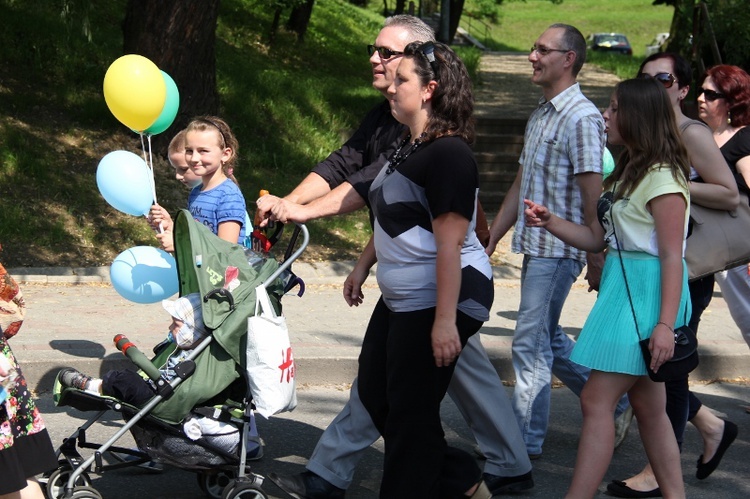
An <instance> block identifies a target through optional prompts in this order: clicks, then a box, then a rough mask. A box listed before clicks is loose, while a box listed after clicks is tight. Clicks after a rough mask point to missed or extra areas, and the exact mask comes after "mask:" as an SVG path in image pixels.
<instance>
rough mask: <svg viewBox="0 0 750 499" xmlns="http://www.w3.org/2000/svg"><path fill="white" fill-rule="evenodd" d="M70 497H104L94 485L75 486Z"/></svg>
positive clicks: (84, 498) (100, 498) (92, 498)
mask: <svg viewBox="0 0 750 499" xmlns="http://www.w3.org/2000/svg"><path fill="white" fill-rule="evenodd" d="M71 497H72V498H73V499H104V498H103V497H102V495H101V494H100V493H99V491H98V490H96V489H95V488H94V487H76V488H74V489H73V495H72V496H71Z"/></svg>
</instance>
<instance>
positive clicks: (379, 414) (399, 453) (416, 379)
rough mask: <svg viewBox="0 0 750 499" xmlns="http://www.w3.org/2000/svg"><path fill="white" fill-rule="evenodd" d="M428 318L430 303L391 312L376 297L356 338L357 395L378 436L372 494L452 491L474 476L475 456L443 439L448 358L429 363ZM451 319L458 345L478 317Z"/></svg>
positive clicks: (450, 494) (442, 494)
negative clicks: (379, 469)
mask: <svg viewBox="0 0 750 499" xmlns="http://www.w3.org/2000/svg"><path fill="white" fill-rule="evenodd" d="M434 319H435V309H434V308H429V309H425V310H418V311H414V312H392V311H390V310H389V309H388V307H387V306H386V305H385V303H384V302H383V299H382V298H381V299H380V301H379V302H378V304H377V305H376V306H375V309H374V310H373V314H372V317H371V318H370V323H369V324H368V326H367V332H366V334H365V338H364V340H363V342H362V351H361V353H360V356H359V374H358V379H357V383H358V386H359V395H360V398H361V400H362V403H363V404H364V406H365V407H366V408H367V410H368V412H369V413H370V416H371V417H372V420H373V422H374V423H375V426H376V427H377V429H378V431H380V434H381V435H382V436H383V438H384V440H385V459H384V463H383V481H382V483H381V486H380V497H384V498H388V499H393V498H400V497H404V498H407V497H408V498H416V497H425V498H428V497H429V498H458V497H461V496H462V495H463V494H464V492H466V491H467V490H468V489H469V488H471V486H472V485H474V484H475V483H477V482H478V481H479V479H480V477H481V470H480V469H479V467H478V466H477V464H476V461H475V459H474V458H473V457H472V456H471V455H470V454H468V453H467V452H464V451H461V450H458V449H454V448H451V447H448V445H447V443H446V441H445V434H444V433H443V427H442V423H441V420H440V402H441V401H442V400H443V397H444V396H445V393H446V391H447V389H448V384H449V383H450V380H451V376H452V375H453V370H454V367H455V363H454V364H452V365H451V366H448V367H437V366H436V365H435V358H434V357H433V354H432V343H431V331H432V324H433V321H434ZM456 325H457V327H458V331H459V335H460V337H461V344H462V346H463V345H465V344H466V341H467V340H468V339H469V338H470V337H471V335H472V334H474V333H476V332H477V331H478V330H479V328H480V327H481V326H482V322H481V321H478V320H476V319H472V318H471V317H469V316H467V315H465V314H463V313H461V312H458V313H457V318H456ZM509 424H510V423H509Z"/></svg>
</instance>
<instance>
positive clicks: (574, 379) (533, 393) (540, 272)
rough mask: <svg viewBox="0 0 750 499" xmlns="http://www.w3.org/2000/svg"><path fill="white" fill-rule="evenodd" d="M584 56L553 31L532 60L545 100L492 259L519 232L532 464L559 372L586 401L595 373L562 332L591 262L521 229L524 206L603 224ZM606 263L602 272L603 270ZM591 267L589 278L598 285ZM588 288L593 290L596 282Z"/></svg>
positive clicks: (519, 367) (516, 346)
mask: <svg viewBox="0 0 750 499" xmlns="http://www.w3.org/2000/svg"><path fill="white" fill-rule="evenodd" d="M585 58H586V41H585V40H584V38H583V35H582V34H581V32H580V31H578V29H576V28H575V27H573V26H570V25H566V24H553V25H551V26H550V27H549V28H547V30H546V31H545V32H544V33H542V35H541V36H540V37H539V38H538V39H537V41H536V43H535V44H534V46H533V47H532V48H531V53H530V54H529V62H530V63H531V65H532V69H533V73H532V76H531V81H532V83H534V84H536V85H539V86H540V87H541V89H542V94H543V97H542V98H541V99H540V101H539V107H538V108H537V109H536V110H535V111H534V112H533V113H532V114H531V117H530V118H529V121H528V123H527V125H526V132H525V136H524V148H523V151H522V152H521V157H520V158H519V163H520V168H519V169H518V174H517V175H516V179H515V181H514V182H513V185H512V186H511V188H510V189H509V191H508V193H507V194H506V196H505V199H504V200H503V204H502V206H501V207H500V211H499V213H498V215H497V216H496V217H495V219H494V220H493V222H492V226H491V227H490V243H489V245H488V246H487V254H492V252H493V251H494V249H495V246H496V245H497V243H498V241H500V239H501V238H502V237H503V236H504V235H505V234H506V233H507V232H508V230H510V229H511V227H514V232H513V241H512V249H513V251H514V252H517V253H522V254H523V255H524V260H523V267H522V270H521V303H520V306H519V309H518V318H517V320H516V328H515V332H514V335H513V348H512V357H513V369H514V371H515V374H516V386H515V389H514V391H513V408H514V409H515V412H516V417H517V419H518V423H519V426H520V427H521V435H522V436H523V438H524V441H525V443H526V448H527V451H528V453H529V456H530V457H531V458H532V459H536V458H539V457H541V455H542V444H543V443H544V438H545V436H546V434H547V427H548V423H549V421H548V420H549V410H550V389H551V385H550V384H551V381H552V374H554V375H555V376H556V377H557V378H558V379H560V380H561V381H562V382H563V383H565V385H566V386H567V387H568V388H570V389H571V390H572V391H573V392H574V393H576V395H580V393H581V390H582V389H583V385H584V383H585V382H586V380H587V379H588V375H589V370H588V369H587V368H584V367H583V366H580V365H578V364H575V363H573V362H571V361H570V359H569V357H570V353H571V351H572V350H573V346H574V345H575V342H574V341H573V340H571V339H570V338H569V337H568V335H567V334H565V332H564V331H563V330H562V328H561V327H560V325H559V322H560V315H561V313H562V308H563V305H564V304H565V299H566V298H567V296H568V293H569V292H570V289H571V287H572V286H573V283H574V282H575V281H576V279H577V278H578V276H579V274H580V273H581V271H582V270H583V266H584V265H585V264H586V258H587V255H586V253H585V252H583V251H580V250H578V249H576V248H573V247H572V246H570V245H567V244H565V243H563V242H562V241H561V240H559V239H557V238H556V237H554V236H553V235H552V234H551V233H549V232H547V231H546V230H544V229H539V228H533V227H526V225H525V224H524V203H523V201H524V199H531V200H534V201H539V200H541V202H543V203H545V204H546V205H547V206H550V211H552V212H553V213H555V214H557V215H558V216H561V217H565V218H566V219H568V220H570V221H572V222H574V223H578V224H582V223H584V222H585V223H586V224H589V223H591V222H592V221H595V220H596V205H597V201H598V199H599V195H600V194H601V192H602V157H603V152H604V121H603V119H602V115H601V113H600V112H599V110H598V109H597V107H596V106H595V105H594V104H593V103H592V102H591V101H590V100H588V99H587V98H586V97H585V96H584V95H583V94H582V93H581V90H580V87H579V84H578V83H577V81H576V78H577V76H578V72H579V71H580V70H581V67H582V66H583V63H584V61H585ZM599 265H600V263H598V264H597V269H595V270H598V269H600V268H601V267H600V266H599ZM594 273H595V272H594V271H592V269H591V268H590V269H589V276H588V277H589V278H591V279H593V280H594V281H596V282H598V277H596V276H593V275H592V274H594ZM589 282H592V281H591V280H590V281H589ZM627 407H628V404H627V399H626V398H624V399H623V400H622V401H621V402H620V404H619V406H618V411H617V414H618V415H624V416H623V418H622V419H620V421H618V423H619V427H620V428H621V429H620V434H621V435H622V434H623V431H624V428H627V426H628V425H629V423H630V421H629V417H628V414H632V412H631V411H627V412H625V411H626V409H627Z"/></svg>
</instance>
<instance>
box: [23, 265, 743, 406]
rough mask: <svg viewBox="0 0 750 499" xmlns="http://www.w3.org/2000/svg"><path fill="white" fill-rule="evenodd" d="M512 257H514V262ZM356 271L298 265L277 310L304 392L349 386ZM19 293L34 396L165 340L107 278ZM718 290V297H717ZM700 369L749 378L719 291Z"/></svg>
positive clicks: (506, 309) (573, 324)
mask: <svg viewBox="0 0 750 499" xmlns="http://www.w3.org/2000/svg"><path fill="white" fill-rule="evenodd" d="M513 256H514V257H517V255H513ZM508 260H509V261H508V262H507V263H505V264H504V265H501V266H497V267H495V301H494V305H493V308H492V310H491V313H490V320H489V321H488V322H487V323H485V325H484V327H483V328H482V330H481V335H482V342H483V344H484V345H485V347H486V349H487V351H488V353H489V355H490V358H491V359H492V361H493V363H494V364H495V366H496V367H497V369H498V371H499V373H500V376H501V378H502V379H503V380H504V381H506V382H512V381H513V379H514V375H513V369H512V365H511V358H510V350H511V341H512V337H513V329H514V325H515V318H516V311H517V309H518V302H519V286H518V283H519V274H520V273H519V270H520V269H519V267H518V265H517V264H518V263H519V262H518V260H517V259H516V260H512V259H508ZM351 266H352V262H331V263H315V264H310V263H301V262H297V263H295V265H294V269H295V272H296V273H297V274H298V275H300V277H302V278H303V279H304V280H305V282H306V284H307V290H306V293H305V294H304V296H303V297H302V298H298V297H297V296H295V295H289V296H286V297H285V298H284V300H283V302H282V303H283V305H284V312H285V315H286V317H287V321H288V325H289V331H290V335H291V339H292V345H293V347H294V354H295V359H296V362H297V366H298V376H299V378H298V381H299V382H300V383H301V384H303V385H313V386H320V385H342V384H347V383H350V382H351V380H352V379H353V378H354V376H355V374H356V370H357V357H358V355H359V348H360V344H361V339H362V336H363V334H364V331H365V328H366V325H367V321H368V319H369V315H370V312H371V310H372V307H373V306H374V304H375V302H376V301H377V297H378V296H379V291H378V289H377V286H376V284H375V279H374V277H373V278H371V279H370V281H369V282H368V284H367V286H366V289H365V302H364V304H363V305H362V306H360V307H355V308H348V307H347V306H346V305H345V303H344V301H343V298H342V297H341V285H342V283H343V281H344V278H345V277H346V275H348V273H349V270H350V269H351ZM10 271H11V273H12V274H13V275H14V277H16V278H17V279H18V280H19V282H20V283H22V289H23V292H24V295H25V297H26V301H27V304H28V315H27V319H26V322H25V324H24V326H23V328H22V329H21V332H20V333H19V334H18V335H17V336H16V337H14V338H13V339H12V340H11V346H12V347H13V350H14V352H15V354H16V356H17V357H18V358H19V360H20V362H21V365H22V367H23V370H24V373H25V375H26V377H27V380H28V382H29V384H30V386H32V387H33V388H35V389H36V390H38V391H42V392H43V391H46V390H48V389H49V388H50V387H51V386H52V382H53V380H54V376H55V374H56V373H57V371H58V370H59V369H60V368H61V367H65V366H73V367H76V368H78V369H80V370H82V371H84V372H87V373H91V374H97V373H102V372H106V371H107V370H109V369H112V368H113V367H117V366H123V365H127V362H129V361H127V360H126V359H125V358H124V357H123V356H122V354H120V353H119V352H118V351H117V350H116V349H115V347H114V345H113V343H112V338H113V337H114V336H115V335H116V334H119V333H124V334H126V335H127V336H128V337H129V338H130V339H131V340H132V341H133V342H135V344H136V345H139V346H140V347H141V349H142V350H143V351H144V352H148V351H149V350H150V348H151V347H152V346H153V345H155V344H156V343H158V342H159V341H160V340H161V339H162V337H163V336H164V335H165V334H166V332H167V331H166V326H167V323H168V317H167V314H166V312H165V311H164V309H163V308H162V307H161V304H159V303H156V304H149V305H142V304H136V303H133V302H130V301H127V300H125V299H124V298H122V297H120V296H119V295H118V294H117V292H115V290H114V289H113V288H112V287H111V285H110V284H109V283H108V271H107V268H106V267H105V268H100V269H10ZM717 289H718V288H717ZM595 298H596V297H595V295H594V294H593V293H588V292H587V286H586V283H585V281H583V280H579V282H578V283H576V285H575V286H574V288H573V290H572V292H571V294H570V296H569V298H568V300H567V302H566V305H565V309H564V311H563V315H562V321H561V323H562V326H563V327H564V328H565V331H566V332H567V333H568V334H570V335H572V336H577V335H578V333H579V332H580V329H581V327H582V326H583V323H584V321H585V319H586V316H587V314H588V312H589V310H590V309H591V306H592V305H593V303H594V300H595ZM699 340H700V353H701V364H700V366H699V367H698V369H697V370H696V371H695V372H694V373H693V374H692V375H691V380H693V381H714V380H736V379H738V378H743V377H748V376H749V375H750V349H748V347H747V345H746V344H745V343H744V341H743V339H742V337H741V335H740V333H739V330H738V329H737V327H736V326H735V325H734V322H733V321H732V319H731V317H730V315H729V312H728V310H727V307H726V304H725V302H724V300H723V299H722V297H721V294H720V293H719V292H718V291H717V292H716V294H715V296H714V299H713V301H712V303H711V305H710V307H709V308H708V309H707V310H706V312H705V314H704V318H703V321H702V322H701V329H700V333H699Z"/></svg>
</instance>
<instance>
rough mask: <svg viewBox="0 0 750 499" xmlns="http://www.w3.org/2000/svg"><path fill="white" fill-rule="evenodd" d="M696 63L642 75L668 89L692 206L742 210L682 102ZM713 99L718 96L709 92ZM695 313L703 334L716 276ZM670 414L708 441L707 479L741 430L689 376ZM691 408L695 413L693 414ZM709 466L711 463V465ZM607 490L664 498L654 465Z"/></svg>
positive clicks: (694, 288)
mask: <svg viewBox="0 0 750 499" xmlns="http://www.w3.org/2000/svg"><path fill="white" fill-rule="evenodd" d="M691 75H692V71H691V68H690V63H689V62H687V61H686V60H685V59H684V58H683V57H681V56H680V55H678V54H673V53H669V52H664V53H658V54H654V55H652V56H650V57H648V58H647V59H646V60H645V61H643V64H641V67H640V69H639V71H638V77H639V78H653V79H655V80H656V81H658V82H659V83H661V84H662V85H663V86H664V88H665V89H666V90H667V95H668V96H669V99H670V101H671V102H672V109H673V110H674V113H675V117H676V119H677V126H678V127H679V130H680V134H681V137H682V141H683V143H684V144H685V148H686V149H687V152H688V156H689V158H690V166H691V171H690V185H689V187H690V202H691V203H697V204H699V205H702V206H707V207H709V208H716V209H723V210H731V209H734V208H735V207H736V206H737V203H738V202H739V195H738V194H737V184H736V182H735V181H734V179H733V178H732V174H731V171H730V169H729V168H728V167H727V164H726V161H725V160H724V157H723V156H722V154H721V151H720V150H719V148H718V147H717V145H716V143H715V142H714V139H713V136H712V133H711V129H710V128H709V127H708V126H706V124H705V123H703V122H702V121H697V120H694V119H691V118H688V117H687V116H685V114H684V113H683V109H682V104H683V102H684V100H685V98H686V97H687V95H688V92H689V91H690V81H691ZM704 97H706V98H712V97H713V93H710V94H709V93H706V95H705V96H704ZM688 287H689V290H690V301H691V304H692V310H693V311H692V314H691V317H690V322H689V325H690V327H691V328H692V329H693V330H694V331H695V332H696V333H697V332H698V324H699V322H700V318H701V314H702V313H703V311H704V310H705V309H706V308H707V307H708V304H709V303H710V301H711V297H712V296H713V288H714V278H713V276H708V277H705V278H703V279H698V280H696V281H692V282H690V283H689V284H688ZM666 391H667V416H668V417H669V420H670V422H671V423H672V429H673V430H674V432H675V437H676V438H677V443H678V444H679V445H680V447H682V441H683V437H684V433H685V427H686V426H687V422H688V421H690V422H691V423H692V424H693V425H694V426H695V427H696V428H697V429H698V430H699V432H700V433H701V436H702V437H703V442H704V445H703V456H702V461H700V462H699V464H698V471H697V472H696V474H697V475H698V478H706V477H707V476H708V475H709V474H711V472H713V470H714V469H715V468H716V466H718V464H719V463H718V461H719V460H721V457H722V455H723V453H724V451H725V450H726V447H728V446H729V444H730V443H731V441H732V440H734V438H735V437H736V435H737V426H736V425H735V424H734V423H732V422H731V421H724V420H722V419H720V418H718V417H716V416H715V415H714V413H713V412H711V411H710V410H709V409H708V408H706V407H704V406H701V403H700V401H699V400H698V399H697V398H696V397H695V395H693V394H692V393H691V392H690V390H689V387H688V378H687V377H685V378H684V379H682V380H677V381H669V382H667V383H666ZM689 408H690V410H689ZM707 463H708V464H707ZM607 490H608V491H609V492H610V493H611V494H612V495H614V496H616V497H661V495H662V494H661V491H660V490H659V487H658V484H657V483H656V478H655V477H654V473H653V470H652V469H651V465H650V464H647V465H646V467H645V468H644V469H643V471H641V472H640V473H639V474H637V475H635V476H633V477H631V478H628V479H627V480H622V481H621V480H615V481H613V482H611V483H610V484H609V485H608V486H607Z"/></svg>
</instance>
